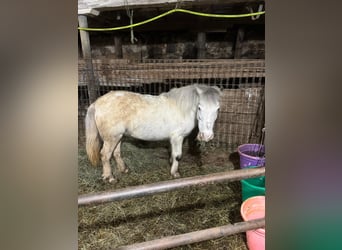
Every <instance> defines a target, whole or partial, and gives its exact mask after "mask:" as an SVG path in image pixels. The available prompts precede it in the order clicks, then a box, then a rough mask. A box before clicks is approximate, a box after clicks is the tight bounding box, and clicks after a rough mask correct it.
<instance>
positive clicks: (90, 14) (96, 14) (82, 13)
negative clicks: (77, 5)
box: [78, 8, 100, 16]
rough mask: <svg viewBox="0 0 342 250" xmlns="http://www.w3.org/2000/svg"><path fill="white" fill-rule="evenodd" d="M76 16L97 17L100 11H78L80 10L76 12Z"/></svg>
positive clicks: (90, 9) (89, 9) (91, 9)
mask: <svg viewBox="0 0 342 250" xmlns="http://www.w3.org/2000/svg"><path fill="white" fill-rule="evenodd" d="M78 14H79V15H89V16H98V15H100V11H98V10H95V9H93V8H88V9H80V10H78Z"/></svg>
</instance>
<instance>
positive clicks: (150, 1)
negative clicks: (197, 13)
mask: <svg viewBox="0 0 342 250" xmlns="http://www.w3.org/2000/svg"><path fill="white" fill-rule="evenodd" d="M177 2H179V0H128V1H127V2H125V1H123V0H78V14H79V15H80V14H83V15H86V14H90V12H89V11H91V10H92V9H98V10H115V9H116V10H119V9H121V10H122V9H125V8H126V7H129V8H130V9H134V8H144V7H168V6H169V7H170V8H174V7H175V6H176V4H177ZM253 2H257V1H256V0H228V1H227V0H216V1H213V0H182V1H181V3H182V5H181V7H186V6H187V5H192V6H194V5H202V4H213V3H214V4H227V3H228V4H233V3H253Z"/></svg>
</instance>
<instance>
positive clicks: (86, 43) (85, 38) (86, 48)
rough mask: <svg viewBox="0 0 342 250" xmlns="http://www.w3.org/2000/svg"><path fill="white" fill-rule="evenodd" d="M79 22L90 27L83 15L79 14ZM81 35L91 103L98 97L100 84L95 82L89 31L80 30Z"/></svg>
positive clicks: (81, 25) (82, 25) (84, 26)
mask: <svg viewBox="0 0 342 250" xmlns="http://www.w3.org/2000/svg"><path fill="white" fill-rule="evenodd" d="M78 24H79V26H80V27H82V28H88V21H87V17H86V16H83V15H79V16H78ZM80 37H81V45H82V54H83V58H84V59H85V61H86V68H87V76H88V77H87V78H88V79H87V80H88V81H87V86H88V95H89V104H91V103H93V102H94V101H95V100H96V99H97V93H98V86H97V85H96V82H95V76H94V70H93V62H92V58H91V49H90V39H89V33H88V31H85V30H80Z"/></svg>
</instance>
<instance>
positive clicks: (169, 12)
mask: <svg viewBox="0 0 342 250" xmlns="http://www.w3.org/2000/svg"><path fill="white" fill-rule="evenodd" d="M174 12H183V13H188V14H192V15H197V16H204V17H217V18H240V17H250V16H257V15H263V14H265V11H260V12H255V13H248V14H237V15H224V14H207V13H201V12H196V11H190V10H184V9H173V10H169V11H167V12H165V13H162V14H160V15H158V16H155V17H152V18H150V19H147V20H145V21H142V22H139V23H134V24H131V25H126V26H120V27H114V28H81V27H78V29H79V30H86V31H111V30H123V29H129V28H133V27H137V26H140V25H143V24H146V23H149V22H152V21H155V20H157V19H159V18H162V17H164V16H167V15H169V14H172V13H174Z"/></svg>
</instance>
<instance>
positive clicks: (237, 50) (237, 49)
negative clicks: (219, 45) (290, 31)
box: [234, 27, 245, 59]
mask: <svg viewBox="0 0 342 250" xmlns="http://www.w3.org/2000/svg"><path fill="white" fill-rule="evenodd" d="M244 37H245V29H244V28H243V27H239V29H238V31H237V34H236V40H235V45H234V58H235V59H239V58H241V51H242V42H243V40H244Z"/></svg>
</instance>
